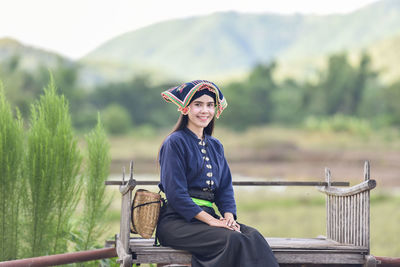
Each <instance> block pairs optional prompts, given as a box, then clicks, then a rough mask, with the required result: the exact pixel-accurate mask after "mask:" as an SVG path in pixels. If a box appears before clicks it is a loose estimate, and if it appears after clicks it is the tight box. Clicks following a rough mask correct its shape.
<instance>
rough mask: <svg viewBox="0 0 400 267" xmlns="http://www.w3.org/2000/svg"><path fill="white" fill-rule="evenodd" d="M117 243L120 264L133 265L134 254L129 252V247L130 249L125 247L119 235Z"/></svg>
mask: <svg viewBox="0 0 400 267" xmlns="http://www.w3.org/2000/svg"><path fill="white" fill-rule="evenodd" d="M115 243H116V250H117V254H118V260H117V262H118V263H119V264H120V266H121V267H132V263H133V262H132V255H131V254H130V253H128V252H129V247H128V249H125V248H124V245H123V244H122V242H121V239H120V238H119V236H118V235H117V239H116V241H115Z"/></svg>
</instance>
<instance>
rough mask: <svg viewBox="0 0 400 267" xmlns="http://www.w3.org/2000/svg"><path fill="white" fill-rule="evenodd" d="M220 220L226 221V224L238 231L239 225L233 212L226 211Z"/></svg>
mask: <svg viewBox="0 0 400 267" xmlns="http://www.w3.org/2000/svg"><path fill="white" fill-rule="evenodd" d="M221 219H222V220H224V221H226V225H227V226H229V227H230V228H232V229H233V230H235V231H238V232H240V225H239V224H238V223H237V222H236V221H235V219H234V217H233V214H232V213H230V212H226V213H225V214H224V218H221Z"/></svg>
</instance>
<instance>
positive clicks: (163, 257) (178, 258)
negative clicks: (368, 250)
mask: <svg viewBox="0 0 400 267" xmlns="http://www.w3.org/2000/svg"><path fill="white" fill-rule="evenodd" d="M273 251H274V255H275V257H276V258H277V260H278V262H279V263H280V264H363V263H364V262H365V256H364V255H362V254H360V253H357V252H353V253H351V252H342V251H329V250H328V251H325V250H279V249H278V250H273ZM135 255H136V258H135V259H133V262H136V263H180V264H185V263H190V261H191V255H190V254H189V253H187V252H184V251H177V250H172V249H171V250H168V249H163V250H157V251H154V250H147V251H138V252H135Z"/></svg>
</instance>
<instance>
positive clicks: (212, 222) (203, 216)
mask: <svg viewBox="0 0 400 267" xmlns="http://www.w3.org/2000/svg"><path fill="white" fill-rule="evenodd" d="M194 217H195V218H196V219H197V220H199V221H202V222H204V223H206V224H208V225H209V226H214V227H222V228H226V229H230V230H233V229H232V228H231V227H229V226H228V225H227V224H226V222H224V221H222V220H218V219H215V218H214V217H213V216H211V215H210V214H208V213H207V212H205V211H200V212H199V213H198V214H197V215H196V216H194Z"/></svg>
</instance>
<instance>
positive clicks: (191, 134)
mask: <svg viewBox="0 0 400 267" xmlns="http://www.w3.org/2000/svg"><path fill="white" fill-rule="evenodd" d="M183 131H184V132H185V133H186V134H188V135H189V136H191V137H192V138H194V139H195V140H197V141H201V139H200V138H199V137H198V136H197V135H196V134H195V133H194V132H192V131H191V130H190V129H189V128H187V127H185V128H184V129H183ZM207 138H208V135H207V134H206V133H204V140H206V139H207Z"/></svg>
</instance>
